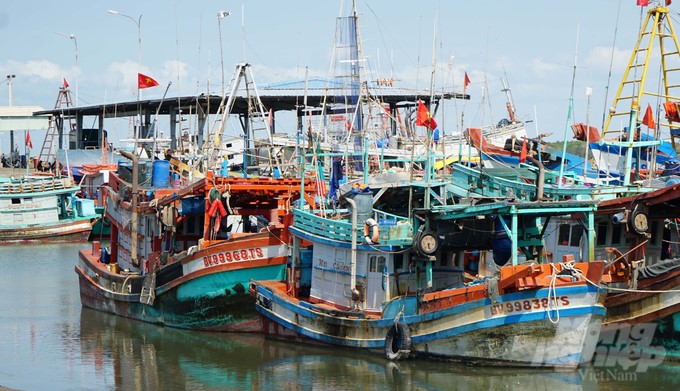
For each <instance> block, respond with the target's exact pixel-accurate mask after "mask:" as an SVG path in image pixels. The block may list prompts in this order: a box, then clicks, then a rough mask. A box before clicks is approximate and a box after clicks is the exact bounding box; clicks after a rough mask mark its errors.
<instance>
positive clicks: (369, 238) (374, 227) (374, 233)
mask: <svg viewBox="0 0 680 391" xmlns="http://www.w3.org/2000/svg"><path fill="white" fill-rule="evenodd" d="M379 238H380V228H379V227H378V222H377V221H375V220H373V219H367V220H366V223H365V224H364V240H365V241H366V243H368V244H376V243H378V239H379Z"/></svg>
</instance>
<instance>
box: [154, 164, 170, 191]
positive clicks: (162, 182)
mask: <svg viewBox="0 0 680 391" xmlns="http://www.w3.org/2000/svg"><path fill="white" fill-rule="evenodd" d="M169 176H170V162H169V161H167V160H155V161H154V162H153V174H152V176H151V185H152V186H153V187H161V188H167V187H168V182H169V179H168V178H169Z"/></svg>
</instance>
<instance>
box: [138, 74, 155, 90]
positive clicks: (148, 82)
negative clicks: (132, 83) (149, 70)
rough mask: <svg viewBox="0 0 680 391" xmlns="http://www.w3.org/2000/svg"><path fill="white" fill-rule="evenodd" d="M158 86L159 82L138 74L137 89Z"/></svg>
mask: <svg viewBox="0 0 680 391" xmlns="http://www.w3.org/2000/svg"><path fill="white" fill-rule="evenodd" d="M157 85H158V82H157V81H156V80H154V79H152V78H151V77H149V76H147V75H144V74H141V73H138V74H137V88H139V89H142V88H149V87H156V86H157Z"/></svg>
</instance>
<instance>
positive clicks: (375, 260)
mask: <svg viewBox="0 0 680 391" xmlns="http://www.w3.org/2000/svg"><path fill="white" fill-rule="evenodd" d="M368 262H369V263H368V271H369V272H371V273H382V271H383V269H385V256H383V255H380V256H376V255H371V256H370V257H369V260H368Z"/></svg>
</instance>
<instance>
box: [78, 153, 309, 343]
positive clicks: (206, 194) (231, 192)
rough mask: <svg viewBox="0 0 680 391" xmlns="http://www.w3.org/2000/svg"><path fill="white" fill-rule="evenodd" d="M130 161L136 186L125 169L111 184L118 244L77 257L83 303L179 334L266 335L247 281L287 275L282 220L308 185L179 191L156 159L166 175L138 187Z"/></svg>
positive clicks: (212, 179)
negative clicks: (181, 331) (179, 330)
mask: <svg viewBox="0 0 680 391" xmlns="http://www.w3.org/2000/svg"><path fill="white" fill-rule="evenodd" d="M122 154H123V155H124V156H125V157H127V158H128V159H130V160H132V162H133V164H132V179H131V181H132V183H129V182H127V181H125V180H123V179H127V175H128V174H129V173H128V174H125V171H124V168H121V169H120V170H119V171H118V172H116V173H113V172H112V173H110V176H109V183H108V185H106V186H104V187H103V191H104V194H105V197H106V198H107V202H106V216H107V217H108V219H109V220H110V221H111V236H110V242H111V245H110V247H109V248H101V244H100V242H99V241H94V242H93V243H92V247H91V248H89V249H85V250H81V251H80V253H79V262H78V264H77V265H76V267H75V271H76V273H77V274H78V277H79V285H80V297H81V302H82V305H83V306H84V307H88V308H93V309H96V310H100V311H104V312H109V313H112V314H115V315H120V316H124V317H128V318H132V319H137V320H141V321H145V322H150V323H156V324H162V325H166V326H171V327H177V328H184V329H194V330H212V331H237V332H256V331H259V330H260V322H259V321H258V319H257V315H256V312H255V307H254V299H253V298H252V297H251V296H249V295H248V292H247V289H248V282H249V280H250V279H282V278H284V277H285V272H286V262H287V251H288V250H287V246H286V245H285V241H284V238H285V235H286V233H287V230H286V227H285V226H284V224H283V220H284V219H283V217H284V216H285V215H286V210H287V208H289V207H290V203H292V202H294V201H295V200H296V199H297V198H298V197H299V195H300V194H303V193H301V192H300V190H299V189H301V188H302V186H301V185H300V181H299V180H291V179H272V178H260V179H258V178H248V179H245V178H234V177H218V176H214V175H213V174H212V173H208V175H207V176H206V177H205V178H203V179H200V180H197V181H195V182H193V183H190V184H188V185H186V186H183V187H181V188H178V189H174V188H171V187H170V186H169V181H168V174H169V172H168V171H169V168H167V167H169V164H168V162H167V161H161V162H160V164H158V161H156V163H155V164H157V165H160V166H161V167H166V168H165V169H164V168H160V169H156V168H154V170H153V176H152V180H151V184H152V185H151V186H144V187H139V186H138V183H139V182H140V181H139V172H138V171H139V170H138V169H137V167H138V165H139V163H138V162H137V158H136V156H135V155H132V154H129V153H127V152H122ZM122 166H123V167H124V166H125V165H122ZM157 176H160V179H158V178H157ZM159 182H160V183H159ZM154 185H155V186H154ZM307 189H308V191H312V193H313V186H312V185H311V183H307ZM312 197H313V196H312ZM312 199H313V198H312Z"/></svg>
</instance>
